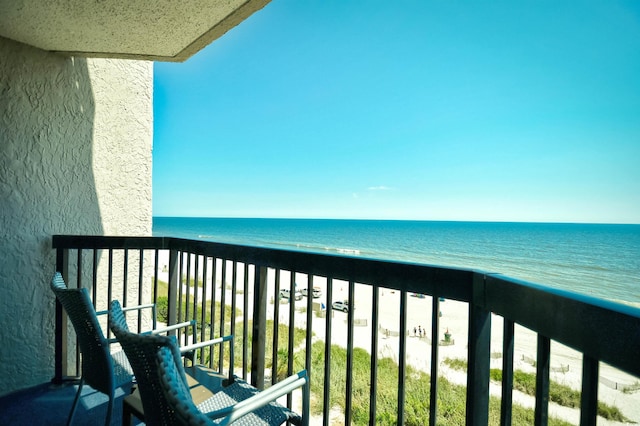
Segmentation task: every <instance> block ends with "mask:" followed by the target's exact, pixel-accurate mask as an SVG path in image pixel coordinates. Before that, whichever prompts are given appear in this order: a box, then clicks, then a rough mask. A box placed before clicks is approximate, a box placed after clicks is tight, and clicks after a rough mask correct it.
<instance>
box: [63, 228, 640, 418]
mask: <svg viewBox="0 0 640 426" xmlns="http://www.w3.org/2000/svg"><path fill="white" fill-rule="evenodd" d="M53 248H54V249H56V250H57V264H56V268H57V270H59V271H61V272H62V273H63V276H64V277H65V279H66V280H67V281H68V282H69V283H70V284H71V285H77V286H88V287H90V288H91V290H92V296H93V300H94V303H96V306H97V307H98V308H100V307H103V306H106V305H107V303H108V302H109V301H110V300H111V299H112V298H114V299H120V300H121V301H123V304H124V305H127V304H134V303H139V302H147V301H148V300H145V298H149V297H151V294H154V295H155V297H154V300H152V301H153V302H157V301H158V300H155V299H157V295H158V282H159V281H158V277H159V276H160V275H163V274H166V276H167V280H168V301H167V305H168V306H167V311H168V322H169V323H174V322H176V321H177V320H178V319H179V318H181V317H187V318H194V319H197V320H198V321H199V322H201V323H202V324H209V325H210V326H209V327H208V328H207V327H202V328H201V330H200V334H201V335H200V336H198V338H200V339H206V338H209V337H216V336H218V335H221V334H225V333H229V332H230V333H232V334H234V336H235V341H236V348H237V350H239V351H240V352H241V354H240V355H239V356H240V357H241V360H242V362H241V366H238V367H232V368H235V369H236V370H239V371H236V373H237V374H240V375H242V377H244V378H245V379H246V378H247V377H249V375H250V380H251V382H252V384H254V385H256V386H258V387H262V386H264V385H265V384H267V385H268V383H269V377H268V376H270V377H271V378H270V382H271V383H275V382H276V381H277V376H278V371H279V367H281V366H279V358H282V357H281V356H280V354H281V352H279V350H280V351H281V350H282V349H281V348H279V347H278V344H277V342H278V341H279V338H280V337H281V336H280V335H279V333H280V327H279V326H280V324H281V323H283V324H284V325H288V326H289V327H288V328H287V329H286V330H287V333H288V339H287V345H286V370H287V372H289V373H290V372H292V371H293V370H294V367H295V366H294V358H295V356H294V355H295V354H296V352H300V353H304V367H305V368H307V370H309V373H310V378H311V381H312V382H313V381H314V378H315V376H314V371H313V370H312V350H311V346H312V345H313V343H314V340H313V333H314V330H316V331H317V330H320V329H322V332H323V333H324V337H323V338H324V341H325V348H324V354H323V356H324V368H323V371H324V373H323V377H322V379H323V380H322V383H324V384H325V386H324V388H323V389H322V395H321V397H319V398H318V399H320V400H322V401H329V400H330V396H331V395H330V392H331V390H330V388H329V385H328V384H329V383H331V377H332V371H331V368H330V366H331V356H332V352H331V348H330V346H331V343H333V339H334V336H335V334H336V330H337V327H336V318H335V317H334V310H333V308H332V303H331V302H332V301H333V300H334V299H335V297H336V295H337V294H338V292H339V290H340V288H342V290H340V291H344V287H345V286H346V295H347V296H346V300H347V302H348V306H349V309H348V312H347V314H346V321H345V322H346V349H347V351H346V353H347V357H346V365H345V366H344V368H345V369H346V370H345V373H346V375H345V384H344V395H341V397H343V398H344V402H345V405H344V407H345V408H344V423H345V424H352V420H353V419H352V417H351V416H352V409H351V408H352V404H353V400H352V398H353V397H352V394H353V393H352V389H353V386H354V383H353V376H352V363H353V352H354V348H355V346H356V343H355V337H356V328H357V327H358V322H359V321H360V319H359V317H357V316H356V313H355V312H357V311H356V309H355V306H356V305H357V306H358V308H357V309H358V311H359V310H361V309H362V310H364V311H366V312H367V321H369V320H370V321H371V324H370V327H367V328H366V330H370V336H366V337H367V339H368V341H369V344H368V345H367V349H368V350H369V352H370V354H371V361H370V371H371V372H370V379H369V380H370V390H369V422H368V423H369V424H375V422H376V413H377V409H376V407H377V395H378V391H377V383H378V380H377V375H378V367H379V366H378V362H379V357H378V355H377V354H378V352H379V349H380V348H379V342H380V339H381V338H382V337H385V336H382V335H381V333H380V331H381V326H380V320H381V312H380V297H381V294H383V292H385V291H391V292H394V293H395V292H397V295H398V296H399V305H400V306H399V314H398V318H397V319H396V320H397V323H396V325H397V327H398V332H397V337H398V348H397V349H398V354H399V356H398V360H397V361H398V383H397V424H404V423H405V402H406V401H405V397H406V395H405V387H404V383H405V378H406V374H407V339H408V337H409V335H408V333H407V330H409V328H410V327H409V325H408V322H407V310H408V297H409V295H414V294H415V295H426V296H428V297H430V300H431V303H430V305H431V309H430V318H427V320H428V321H429V322H430V327H429V329H430V332H431V342H432V344H431V348H430V351H427V353H425V357H430V360H431V361H430V373H431V375H430V385H429V386H430V396H429V398H430V401H429V405H428V407H429V408H428V416H429V424H431V425H435V424H436V423H437V420H438V412H437V407H438V404H437V403H436V401H437V399H438V380H437V378H438V375H439V374H438V367H439V362H438V360H439V345H438V342H439V338H438V336H440V335H441V334H442V331H441V329H440V312H441V303H442V302H441V301H442V300H452V301H460V302H464V303H467V304H468V336H467V341H468V350H467V354H468V359H467V364H468V367H467V391H466V392H467V403H466V423H467V424H469V425H470V424H473V425H476V424H480V425H481V424H487V422H488V415H489V414H488V410H489V382H490V357H491V322H492V314H495V315H498V316H500V317H502V318H503V320H504V322H503V324H504V325H503V338H502V360H503V361H502V370H503V373H502V401H501V424H511V413H512V388H513V373H514V328H515V325H516V324H517V325H521V326H524V327H526V328H528V329H530V330H532V331H533V332H535V333H537V358H536V380H537V383H536V405H535V424H538V425H545V424H547V418H548V403H549V401H548V395H549V384H550V380H549V371H550V353H551V352H550V346H551V341H554V342H559V343H561V344H563V345H566V346H568V347H570V348H572V349H574V350H576V351H578V352H580V353H582V354H583V372H582V397H581V398H582V400H581V415H580V416H581V417H580V418H581V420H580V422H581V424H583V425H592V424H595V423H596V416H597V411H596V410H597V401H598V378H599V365H600V362H604V363H607V364H609V365H611V366H612V367H615V368H617V369H620V370H622V371H624V372H626V373H628V374H630V375H632V376H635V377H640V361H638V360H639V358H638V356H639V354H640V310H639V309H635V308H632V307H626V306H622V305H618V304H614V303H610V302H608V301H604V300H600V299H594V298H589V297H585V296H580V295H576V294H573V293H568V292H563V291H559V290H553V289H550V288H547V287H543V286H539V285H535V284H531V283H527V282H523V281H519V280H515V279H511V278H508V277H505V276H502V275H498V274H488V273H483V272H480V271H474V270H468V269H456V268H445V267H438V266H429V265H421V264H412V263H402V262H391V261H381V260H371V259H363V258H358V257H349V256H336V255H326V254H315V253H307V252H299V251H286V250H276V249H269V248H258V247H250V246H240V245H229V244H221V243H213V242H205V241H197V240H185V239H178V238H159V237H98V236H61V235H58V236H54V237H53ZM167 254H168V256H167ZM163 256H164V257H168V265H166V267H167V270H166V272H165V271H164V266H165V265H161V264H160V262H159V259H160V258H161V257H163ZM132 259H133V260H132ZM87 264H88V265H87ZM298 276H302V277H304V279H305V280H306V281H307V284H306V287H307V289H308V297H307V298H306V299H304V298H303V299H301V300H296V297H295V293H296V286H295V283H296V280H297V277H298ZM132 277H133V279H132ZM287 277H288V279H287ZM87 281H89V282H90V284H89V285H87V284H86V283H87ZM316 282H322V283H324V287H325V295H324V296H325V298H324V299H323V300H326V306H318V305H319V304H317V303H314V300H313V297H311V293H312V289H313V287H314V284H315V283H316ZM218 283H219V284H220V285H218ZM356 288H358V289H360V288H367V289H369V290H370V294H371V296H370V297H371V298H370V299H369V300H371V303H370V304H369V303H368V300H366V299H356V294H355V293H356ZM287 289H288V290H289V291H290V293H289V296H290V299H289V303H288V304H287V306H288V312H284V314H285V315H286V316H284V315H282V314H283V312H281V309H284V308H282V306H281V304H280V303H279V301H280V293H281V290H282V291H284V290H287ZM342 294H344V293H342ZM367 294H368V293H367ZM132 299H133V300H132ZM427 300H428V298H427ZM216 302H219V305H216ZM98 305H100V306H98ZM271 305H273V307H271ZM225 306H230V310H226V309H224V308H223V307H225ZM238 306H241V308H240V309H239V310H238V311H239V315H236V308H237V307H238ZM198 308H200V309H199V310H198ZM300 308H301V309H300ZM216 309H220V312H219V313H218V314H217V316H216V315H215V313H216ZM296 312H298V314H296ZM314 312H315V314H314ZM336 314H338V313H336ZM226 315H228V317H226ZM340 315H342V314H340ZM425 315H427V314H425ZM196 317H197V318H196ZM56 318H57V320H56V362H55V364H56V370H55V380H64V378H65V377H66V376H69V375H70V372H71V371H72V370H74V362H67V360H68V358H72V359H73V357H68V356H67V348H68V338H69V337H68V336H67V333H66V330H67V326H66V323H65V318H64V315H63V314H62V311H61V310H60V309H59V308H58V312H57V316H56ZM216 319H217V321H216ZM268 320H271V321H272V322H269V321H268ZM301 323H304V327H301V328H304V330H305V337H304V340H303V343H300V344H299V345H298V346H297V347H296V346H295V344H294V342H295V330H294V328H295V327H300V324H301ZM249 324H251V328H250V329H249V327H248V325H249ZM240 325H241V326H242V327H240ZM314 327H315V328H314ZM426 330H427V328H425V334H426ZM388 332H389V330H388V329H387V330H386V333H388ZM268 335H271V336H272V338H271V340H272V341H270V342H267V341H266V340H267V336H268ZM361 335H362V332H361V331H360V332H359V333H358V337H359V336H361ZM269 347H270V348H271V351H270V352H268V351H267V349H268V348H269ZM234 356H235V355H234V348H233V345H232V350H231V353H230V357H231V359H234ZM216 357H217V362H219V364H220V365H221V364H222V358H223V352H222V348H221V349H220V353H218V354H217V355H216ZM268 357H270V358H271V365H270V368H269V366H268V365H267V358H268ZM213 358H214V357H213V356H210V357H209V358H208V359H204V358H202V359H200V361H203V362H209V363H211V365H212V366H213ZM75 360H78V357H76V358H75ZM78 362H79V361H76V362H75V371H78V369H77V365H78V364H77V363H78ZM334 373H335V372H334ZM318 379H319V378H318ZM289 404H291V401H290V400H289ZM331 408H332V407H330V406H329V404H324V405H323V407H322V418H323V424H325V425H327V424H329V422H330V410H331Z"/></svg>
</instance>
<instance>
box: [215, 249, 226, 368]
mask: <svg viewBox="0 0 640 426" xmlns="http://www.w3.org/2000/svg"><path fill="white" fill-rule="evenodd" d="M221 262H222V282H221V284H220V325H219V327H220V329H219V333H220V336H224V318H225V313H226V310H227V308H226V303H227V281H226V280H227V259H225V258H222V259H221ZM217 347H218V360H219V362H220V365H224V364H223V358H224V345H217Z"/></svg>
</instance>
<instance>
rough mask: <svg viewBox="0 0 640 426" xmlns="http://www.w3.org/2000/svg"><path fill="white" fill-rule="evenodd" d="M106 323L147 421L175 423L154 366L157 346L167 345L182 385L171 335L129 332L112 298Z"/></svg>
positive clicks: (118, 305)
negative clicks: (129, 371)
mask: <svg viewBox="0 0 640 426" xmlns="http://www.w3.org/2000/svg"><path fill="white" fill-rule="evenodd" d="M109 327H110V328H111V331H113V333H114V334H115V335H116V337H117V339H118V342H119V343H120V345H121V346H122V349H124V352H125V354H126V355H127V358H128V359H129V363H130V364H131V368H132V369H133V373H134V375H135V377H136V381H137V383H138V387H139V388H140V398H141V400H142V408H143V409H144V417H145V423H146V424H150V425H174V424H176V418H175V415H174V413H173V410H172V409H171V405H170V404H169V403H168V402H167V399H166V398H165V396H164V393H163V392H162V388H161V384H160V379H159V376H158V368H157V362H156V358H157V354H158V350H159V348H168V350H169V351H171V352H173V353H174V354H175V359H176V360H177V361H176V362H177V363H178V365H176V368H177V369H178V371H179V377H180V380H181V381H182V385H183V386H185V387H186V386H187V378H186V376H185V373H184V368H183V367H182V364H181V356H180V351H179V349H178V346H177V344H176V343H175V340H174V339H173V338H171V337H167V336H161V335H157V334H136V333H131V332H130V331H129V329H128V327H127V322H126V319H125V316H124V312H123V311H122V308H121V306H120V303H119V302H118V301H117V300H114V301H113V302H111V309H110V313H109Z"/></svg>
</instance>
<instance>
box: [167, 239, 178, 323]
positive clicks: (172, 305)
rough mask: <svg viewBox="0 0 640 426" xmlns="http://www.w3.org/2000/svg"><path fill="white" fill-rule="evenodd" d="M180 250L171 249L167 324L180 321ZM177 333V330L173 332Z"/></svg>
mask: <svg viewBox="0 0 640 426" xmlns="http://www.w3.org/2000/svg"><path fill="white" fill-rule="evenodd" d="M179 275H180V271H178V251H177V250H169V289H168V293H169V294H168V295H167V296H168V297H167V299H168V300H167V325H171V324H176V323H177V322H178V280H179ZM173 333H175V332H173Z"/></svg>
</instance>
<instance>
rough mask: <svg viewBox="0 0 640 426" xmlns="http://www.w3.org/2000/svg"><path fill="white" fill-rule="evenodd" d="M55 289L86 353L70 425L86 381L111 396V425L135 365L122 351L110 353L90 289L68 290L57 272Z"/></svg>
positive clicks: (53, 285)
mask: <svg viewBox="0 0 640 426" xmlns="http://www.w3.org/2000/svg"><path fill="white" fill-rule="evenodd" d="M51 289H52V290H53V292H54V293H55V295H56V298H57V299H58V301H59V302H60V304H61V305H62V306H63V308H64V310H65V311H66V312H67V315H68V317H69V319H70V320H71V323H72V324H73V328H74V330H75V332H76V336H77V338H78V345H79V346H80V352H81V353H82V375H81V377H80V384H79V386H78V391H77V392H76V396H75V398H74V400H73V405H72V406H71V412H70V413H69V417H68V419H67V425H70V424H71V422H72V421H73V416H74V414H75V411H76V407H77V405H78V400H79V398H80V394H81V393H82V386H83V385H84V383H85V382H86V383H87V384H88V385H89V386H91V387H92V388H94V389H95V390H97V391H100V392H102V393H104V394H106V395H107V396H108V397H109V404H108V407H107V417H106V420H105V424H106V425H109V424H110V423H111V415H112V411H113V400H114V396H115V391H116V389H118V388H119V387H127V388H129V389H130V386H131V380H132V377H131V376H132V370H131V366H130V365H129V362H128V361H127V357H126V355H125V354H124V353H123V352H122V351H119V352H116V353H113V354H111V353H110V349H109V344H110V343H112V342H111V341H109V340H107V339H106V338H105V337H104V334H103V333H102V329H101V327H100V323H99V322H98V317H97V313H96V311H95V309H94V308H93V304H92V303H91V299H90V298H89V293H88V291H87V289H86V288H73V289H68V288H67V286H66V284H65V282H64V280H63V279H62V275H60V273H58V272H56V273H55V275H54V276H53V279H52V280H51ZM127 393H128V392H127Z"/></svg>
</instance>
